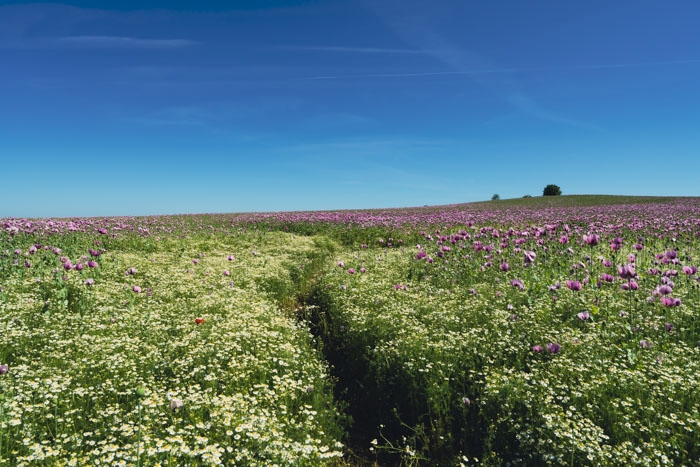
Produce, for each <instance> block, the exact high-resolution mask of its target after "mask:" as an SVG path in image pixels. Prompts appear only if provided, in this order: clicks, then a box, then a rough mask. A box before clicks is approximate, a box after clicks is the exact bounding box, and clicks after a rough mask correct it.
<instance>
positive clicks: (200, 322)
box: [194, 318, 204, 324]
mask: <svg viewBox="0 0 700 467" xmlns="http://www.w3.org/2000/svg"><path fill="white" fill-rule="evenodd" d="M203 322H204V318H195V319H194V324H202V323H203Z"/></svg>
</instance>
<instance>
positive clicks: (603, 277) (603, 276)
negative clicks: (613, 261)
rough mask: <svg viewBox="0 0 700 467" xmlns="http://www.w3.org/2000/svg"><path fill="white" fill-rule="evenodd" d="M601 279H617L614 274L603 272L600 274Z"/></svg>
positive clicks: (609, 280) (606, 280) (608, 280)
mask: <svg viewBox="0 0 700 467" xmlns="http://www.w3.org/2000/svg"><path fill="white" fill-rule="evenodd" d="M600 280H602V281H605V282H612V281H614V280H615V277H614V276H613V275H612V274H605V273H603V274H601V275H600Z"/></svg>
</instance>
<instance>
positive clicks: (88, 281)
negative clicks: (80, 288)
mask: <svg viewBox="0 0 700 467" xmlns="http://www.w3.org/2000/svg"><path fill="white" fill-rule="evenodd" d="M85 285H95V279H93V278H92V277H91V278H89V279H86V280H85Z"/></svg>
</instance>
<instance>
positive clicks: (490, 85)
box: [365, 1, 591, 128]
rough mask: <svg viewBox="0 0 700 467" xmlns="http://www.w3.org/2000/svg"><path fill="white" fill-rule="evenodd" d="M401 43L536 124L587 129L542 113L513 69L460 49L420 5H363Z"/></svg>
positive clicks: (554, 114) (564, 119)
mask: <svg viewBox="0 0 700 467" xmlns="http://www.w3.org/2000/svg"><path fill="white" fill-rule="evenodd" d="M365 4H366V5H367V7H368V8H369V9H370V10H371V11H373V12H374V13H375V14H377V16H379V17H380V18H381V19H382V20H383V21H384V22H385V23H386V24H387V26H389V28H391V29H392V30H393V31H394V33H396V34H397V35H398V36H399V37H400V38H401V39H403V40H404V41H405V42H406V43H407V44H409V45H411V46H412V47H415V48H418V49H420V50H424V51H425V52H426V53H428V54H429V55H430V56H431V57H432V58H434V59H435V60H436V61H438V62H441V63H442V64H444V65H446V66H448V67H449V68H450V70H449V71H450V72H453V74H463V75H465V76H468V77H469V78H470V79H471V80H472V81H473V82H474V83H476V84H478V85H479V86H481V87H483V88H485V89H488V90H489V91H491V92H492V93H493V94H494V95H495V96H497V97H498V98H500V99H501V100H502V101H504V102H506V103H507V104H509V105H510V106H512V107H513V108H514V109H515V110H516V111H518V112H521V113H523V114H525V115H529V116H532V117H534V118H537V119H540V120H546V121H550V122H553V123H557V124H564V125H569V126H575V127H579V128H582V127H591V125H587V124H585V123H580V122H576V121H575V120H574V119H571V118H568V117H567V116H564V115H559V114H558V113H556V112H553V111H551V110H548V109H545V108H543V107H541V105H540V104H539V103H538V102H536V101H535V100H534V99H533V98H531V97H529V96H528V95H527V94H526V93H525V92H524V91H523V90H522V89H521V86H520V83H519V82H518V81H517V80H516V79H515V74H514V73H513V71H515V70H516V69H509V68H503V67H499V66H496V65H494V64H493V63H490V62H489V61H488V60H487V59H485V58H484V57H482V56H480V55H478V54H476V53H474V52H472V51H471V50H467V49H464V48H463V47H460V46H458V45H457V44H455V43H454V42H452V41H450V40H449V39H448V38H447V37H445V36H444V35H443V34H441V33H440V32H439V29H438V28H437V27H436V26H434V25H430V20H429V18H428V17H427V15H426V12H425V11H423V9H424V6H423V4H422V3H420V2H417V3H414V4H413V8H411V5H409V4H407V3H405V2H397V1H393V2H392V1H387V2H369V1H367V2H365Z"/></svg>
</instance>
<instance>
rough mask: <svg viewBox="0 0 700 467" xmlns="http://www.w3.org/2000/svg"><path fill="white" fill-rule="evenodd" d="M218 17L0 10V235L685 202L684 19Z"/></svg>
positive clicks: (692, 37)
mask: <svg viewBox="0 0 700 467" xmlns="http://www.w3.org/2000/svg"><path fill="white" fill-rule="evenodd" d="M221 3H224V2H216V3H213V2H212V3H211V4H208V3H207V2H206V1H203V2H188V4H179V3H178V2H169V1H155V2H149V1H142V2H135V1H134V2H129V1H111V2H109V1H106V2H97V1H95V2H89V4H88V3H85V2H78V1H71V2H65V3H7V2H5V3H1V4H0V174H2V175H1V177H2V183H0V216H5V217H9V216H13V217H68V216H100V215H107V216H111V215H148V214H171V213H204V212H243V211H285V210H321V209H353V208H378V207H402V206H421V205H425V204H429V205H434V204H449V203H459V202H468V201H479V200H486V199H490V198H491V196H492V195H493V194H494V193H498V194H500V196H501V198H512V197H521V196H523V195H525V194H531V195H540V194H541V193H542V189H543V187H544V186H545V185H547V184H549V183H555V184H557V185H559V186H560V187H561V188H562V190H563V192H564V193H565V194H583V193H601V194H630V195H681V196H696V195H700V193H698V186H699V185H698V180H700V162H698V161H699V160H700V40H698V35H697V18H698V17H700V3H698V2H696V1H694V0H687V1H682V0H678V1H676V0H669V1H660V0H659V1H645V0H636V1H614V2H611V1H608V0H605V1H598V0H592V1H586V2H562V1H560V0H556V1H555V0H551V1H549V0H542V1H533V2H516V1H500V0H492V1H488V2H482V1H463V0H436V1H434V2H425V1H415V0H401V1H399V0H382V1H378V0H377V1H374V0H366V1H341V0H337V1H336V0H331V1H322V0H315V1H303V0H297V1H268V0H260V1H254V0H249V1H245V2H236V1H231V2H228V5H221ZM195 4H196V5H197V9H194V7H193V6H192V5H195Z"/></svg>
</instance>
